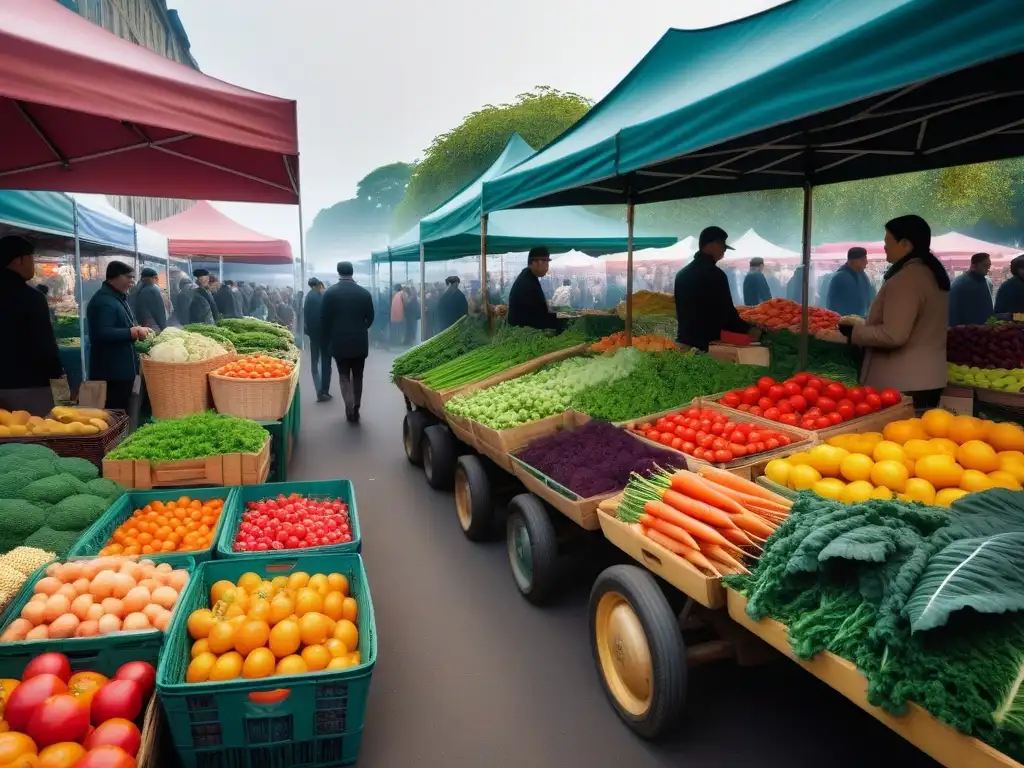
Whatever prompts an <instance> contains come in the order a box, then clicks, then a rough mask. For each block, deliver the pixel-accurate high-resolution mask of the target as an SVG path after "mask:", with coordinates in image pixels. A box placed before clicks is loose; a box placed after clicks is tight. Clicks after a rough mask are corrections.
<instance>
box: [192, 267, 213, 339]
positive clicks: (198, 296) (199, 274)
mask: <svg viewBox="0 0 1024 768" xmlns="http://www.w3.org/2000/svg"><path fill="white" fill-rule="evenodd" d="M193 275H194V276H195V278H196V289H195V290H194V291H193V292H192V300H191V301H190V302H189V316H188V321H189V322H190V323H203V324H204V325H216V323H217V321H218V320H220V310H219V309H217V302H216V301H214V299H213V294H212V293H211V292H210V273H209V272H208V271H207V270H205V269H197V270H196V271H195V272H194V273H193Z"/></svg>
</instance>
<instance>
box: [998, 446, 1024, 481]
mask: <svg viewBox="0 0 1024 768" xmlns="http://www.w3.org/2000/svg"><path fill="white" fill-rule="evenodd" d="M999 469H1000V471H1002V472H1009V473H1010V474H1011V475H1013V476H1014V477H1015V478H1017V481H1018V482H1021V483H1024V458H1020V459H1018V458H1016V457H1014V456H1012V455H1003V454H1001V453H1000V454H999Z"/></svg>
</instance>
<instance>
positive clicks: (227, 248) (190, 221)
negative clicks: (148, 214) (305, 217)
mask: <svg viewBox="0 0 1024 768" xmlns="http://www.w3.org/2000/svg"><path fill="white" fill-rule="evenodd" d="M147 226H148V227H149V228H150V229H152V230H154V231H156V232H159V233H160V234H161V235H163V236H164V237H166V238H167V241H168V242H167V247H168V250H169V252H170V254H171V256H212V257H215V258H220V257H223V258H224V261H231V262H236V263H242V264H291V263H292V261H293V259H292V246H291V244H290V243H289V242H288V241H287V240H278V239H277V238H273V237H270V236H269V235H263V234H260V233H259V232H256V231H255V230H252V229H249V228H248V227H246V226H243V225H242V224H239V223H238V222H237V221H235V220H234V219H232V218H229V217H227V216H225V215H224V214H223V213H221V212H220V211H218V210H217V209H216V208H214V207H213V206H212V205H210V204H209V203H208V202H206V201H205V200H204V201H201V202H199V203H196V204H195V205H194V206H193V207H192V208H189V209H188V210H187V211H184V212H183V213H179V214H177V215H176V216H170V217H168V218H166V219H161V220H160V221H154V222H151V223H150V224H148V225H147Z"/></svg>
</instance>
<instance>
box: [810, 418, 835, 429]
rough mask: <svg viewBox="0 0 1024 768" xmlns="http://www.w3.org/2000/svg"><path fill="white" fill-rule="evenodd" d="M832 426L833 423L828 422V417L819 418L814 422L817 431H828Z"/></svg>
mask: <svg viewBox="0 0 1024 768" xmlns="http://www.w3.org/2000/svg"><path fill="white" fill-rule="evenodd" d="M831 426H832V422H831V421H829V420H828V418H827V417H826V416H819V417H818V418H816V419H815V420H814V428H815V429H828V428H829V427H831Z"/></svg>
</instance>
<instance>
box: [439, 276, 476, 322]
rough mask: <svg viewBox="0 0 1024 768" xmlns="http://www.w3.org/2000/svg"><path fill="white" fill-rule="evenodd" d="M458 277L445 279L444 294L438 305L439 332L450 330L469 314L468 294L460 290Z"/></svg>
mask: <svg viewBox="0 0 1024 768" xmlns="http://www.w3.org/2000/svg"><path fill="white" fill-rule="evenodd" d="M460 282H461V281H460V280H459V277H458V275H452V276H451V277H448V278H445V281H444V285H445V289H444V293H442V294H441V299H440V301H439V302H438V304H437V319H438V329H437V330H438V331H439V332H440V331H443V330H444V329H445V328H450V327H451V326H452V325H454V324H455V323H457V322H458V321H459V318H462V317H465V316H466V315H468V314H469V301H468V300H467V299H466V294H464V293H463V292H462V290H461V289H460V288H459V283H460Z"/></svg>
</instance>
